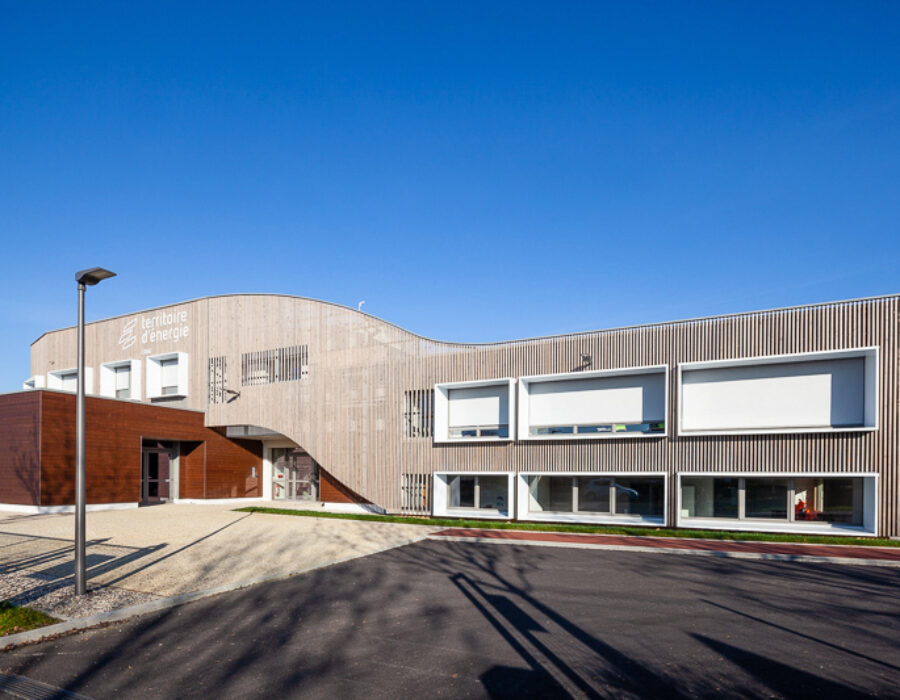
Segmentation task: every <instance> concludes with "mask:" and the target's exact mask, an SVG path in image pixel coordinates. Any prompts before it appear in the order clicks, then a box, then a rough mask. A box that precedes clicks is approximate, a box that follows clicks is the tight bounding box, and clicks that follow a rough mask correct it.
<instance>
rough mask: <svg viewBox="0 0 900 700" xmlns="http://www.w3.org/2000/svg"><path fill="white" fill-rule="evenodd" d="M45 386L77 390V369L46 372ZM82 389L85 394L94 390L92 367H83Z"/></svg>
mask: <svg viewBox="0 0 900 700" xmlns="http://www.w3.org/2000/svg"><path fill="white" fill-rule="evenodd" d="M47 388H48V389H59V390H60V391H71V392H73V393H74V392H75V391H77V390H78V370H77V369H75V368H71V369H58V370H55V371H52V372H48V373H47ZM84 391H85V393H86V394H92V393H93V392H94V370H93V368H92V367H85V368H84Z"/></svg>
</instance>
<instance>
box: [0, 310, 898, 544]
mask: <svg viewBox="0 0 900 700" xmlns="http://www.w3.org/2000/svg"><path fill="white" fill-rule="evenodd" d="M898 342H900V296H887V297H878V298H871V299H861V300H855V301H846V302H838V303H828V304H821V305H811V306H803V307H795V308H787V309H775V310H770V311H760V312H753V313H742V314H734V315H727V316H718V317H713V318H701V319H693V320H685V321H676V322H671V323H657V324H649V325H641V326H632V327H627V328H614V329H610V330H602V331H595V332H587V333H576V334H570V335H562V336H553V337H545V338H533V339H527V340H516V341H509V342H498V343H489V344H477V345H475V344H472V345H467V344H459V343H447V342H440V341H436V340H430V339H427V338H422V337H420V336H417V335H415V334H413V333H410V332H409V331H406V330H403V329H402V328H398V327H397V326H394V325H392V324H390V323H387V322H385V321H382V320H380V319H377V318H375V317H373V316H370V315H368V314H365V313H361V312H358V311H356V310H353V309H349V308H345V307H342V306H338V305H335V304H330V303H326V302H321V301H315V300H312V299H305V298H298V297H288V296H277V295H265V294H260V295H252V294H250V295H230V296H220V297H209V298H203V299H198V300H195V301H190V302H186V303H182V304H175V305H172V306H168V307H165V308H159V309H152V310H148V311H141V312H137V313H134V314H128V315H126V316H121V317H116V318H111V319H106V320H103V321H98V322H96V323H91V324H88V326H87V330H86V364H87V369H86V373H85V380H86V382H87V391H88V393H89V395H93V396H92V397H89V400H88V500H89V503H94V504H101V503H103V504H106V505H108V506H109V505H116V504H134V503H138V502H141V501H148V500H160V499H211V498H264V499H271V500H274V501H281V500H285V499H291V500H303V499H311V500H319V501H330V502H341V503H344V504H345V507H348V508H349V507H367V508H378V509H383V510H386V511H389V512H398V513H409V514H424V513H433V514H435V515H445V516H465V517H480V518H504V519H519V520H528V521H556V522H586V523H630V524H646V525H657V526H658V525H669V526H677V527H691V528H718V529H732V530H767V531H802V532H810V533H813V532H815V533H820V532H828V533H846V534H871V535H875V534H877V535H882V536H894V535H898V534H900V504H898V501H900V485H898V458H900V430H898V429H900V425H898V421H900V407H898V400H900V374H898V371H900V368H898V360H900V355H898ZM74 366H75V330H74V329H73V328H66V329H62V330H57V331H51V332H48V333H45V334H44V335H43V336H41V337H40V338H38V340H36V341H35V342H34V344H33V345H32V350H31V367H32V375H33V376H32V377H31V378H30V379H29V380H28V381H27V382H26V387H25V388H27V389H32V390H37V391H32V392H30V393H29V392H23V393H18V394H12V395H7V396H6V397H0V399H2V400H0V415H3V416H6V417H7V421H6V423H5V424H6V425H11V423H10V420H11V417H14V416H16V415H18V416H20V417H21V415H24V414H26V413H27V414H28V415H29V416H30V418H29V419H28V420H27V421H25V422H28V421H30V423H29V425H31V429H32V432H33V433H34V436H33V438H32V439H31V441H30V443H29V444H30V445H31V446H32V447H31V448H29V449H31V450H32V452H34V453H35V454H36V455H37V456H36V457H32V458H31V461H30V462H29V461H28V458H25V460H24V461H25V463H27V464H26V465H25V467H22V465H20V466H19V469H20V471H21V470H22V469H24V471H25V472H27V474H29V475H30V476H29V477H28V479H30V481H29V483H32V484H33V485H34V484H37V486H36V487H33V488H32V490H31V492H30V495H29V496H27V497H26V498H25V499H24V500H27V501H28V505H31V506H33V507H50V506H53V505H64V504H65V502H66V499H67V498H68V499H69V500H68V502H71V497H70V496H67V494H68V493H71V488H70V486H69V485H68V484H69V482H68V481H67V478H62V477H60V473H62V472H64V471H65V470H67V469H68V468H69V467H68V461H67V460H69V459H70V457H68V456H66V455H68V452H66V451H65V450H66V449H67V448H65V444H66V441H67V440H69V437H68V435H60V430H59V427H58V425H57V424H58V422H59V421H62V420H63V416H66V417H65V420H69V416H70V414H72V415H71V416H70V417H71V422H72V423H73V424H74V415H73V411H74V409H73V404H74V402H73V401H72V400H71V397H69V396H68V395H66V392H71V391H73V390H74V381H75V374H74V369H73V368H74ZM35 397H38V398H35ZM29 402H30V403H29ZM13 404H16V406H13ZM27 406H30V408H28V407H27ZM92 416H93V418H92ZM22 422H23V421H21V420H20V421H19V423H18V424H21V423H22ZM0 430H2V429H0ZM54 431H56V433H54ZM6 432H7V433H8V432H10V429H9V428H7V429H6ZM123 434H125V435H127V439H123V438H122V435H123ZM54 435H55V437H54ZM10 439H11V438H10ZM54 441H55V443H54ZM50 443H53V444H57V447H56V448H52V449H51V448H50V447H48V445H49V444H50ZM35 446H36V447H35ZM53 449H56V450H57V452H58V454H57V453H55V452H54V451H53ZM92 450H93V451H94V452H93V457H92V452H91V451H92ZM27 451H28V450H26V452H27ZM63 453H65V454H63ZM54 455H56V456H54ZM48 459H49V461H48ZM71 459H72V460H73V459H74V458H73V457H72V458H71ZM98 463H100V464H103V465H104V466H103V467H97V466H95V467H93V470H94V471H93V472H92V471H91V470H92V465H93V464H98ZM0 464H2V462H0ZM28 465H30V466H28ZM3 468H4V469H5V470H6V472H7V474H9V473H10V472H9V467H7V466H4V467H3ZM29 470H30V471H29ZM66 473H68V472H66ZM20 481H21V480H20ZM4 483H7V484H8V483H11V481H10V479H9V478H5V480H4V477H3V476H2V475H0V501H2V502H5V503H21V502H22V501H23V497H22V496H21V493H24V491H23V490H22V489H20V490H19V491H20V495H19V496H16V498H18V501H17V500H14V499H13V498H12V497H11V496H9V494H10V493H12V492H11V491H10V490H9V487H7V490H6V491H5V492H4V490H3V489H4V486H3V484H4ZM44 484H48V485H51V486H52V485H53V484H57V485H58V487H56V490H53V488H50V489H49V490H48V491H47V493H46V495H45V493H44V488H43V487H44ZM67 489H68V491H67ZM29 498H30V500H28V499H29Z"/></svg>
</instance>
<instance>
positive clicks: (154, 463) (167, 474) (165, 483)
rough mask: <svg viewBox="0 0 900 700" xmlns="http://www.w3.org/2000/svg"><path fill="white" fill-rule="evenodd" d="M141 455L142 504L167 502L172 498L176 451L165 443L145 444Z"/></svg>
mask: <svg viewBox="0 0 900 700" xmlns="http://www.w3.org/2000/svg"><path fill="white" fill-rule="evenodd" d="M141 452H142V455H141V504H142V505H151V504H154V503H165V502H166V501H168V500H169V499H170V498H171V485H172V460H173V459H174V457H175V451H174V449H173V448H172V447H167V446H165V445H164V444H163V443H157V446H155V447H148V446H146V445H145V446H144V448H143V449H142V451H141Z"/></svg>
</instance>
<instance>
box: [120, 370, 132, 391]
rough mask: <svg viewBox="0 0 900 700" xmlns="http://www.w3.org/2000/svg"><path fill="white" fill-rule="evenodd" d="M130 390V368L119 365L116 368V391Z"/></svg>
mask: <svg viewBox="0 0 900 700" xmlns="http://www.w3.org/2000/svg"><path fill="white" fill-rule="evenodd" d="M129 388H131V366H130V365H119V366H118V367H116V391H122V390H123V389H129Z"/></svg>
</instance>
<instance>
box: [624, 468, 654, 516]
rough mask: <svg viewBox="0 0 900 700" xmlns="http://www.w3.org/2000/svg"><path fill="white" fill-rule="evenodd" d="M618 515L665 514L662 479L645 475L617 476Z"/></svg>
mask: <svg viewBox="0 0 900 700" xmlns="http://www.w3.org/2000/svg"><path fill="white" fill-rule="evenodd" d="M613 483H614V486H615V492H616V513H617V514H618V515H642V516H650V517H661V516H662V514H663V483H662V479H658V478H657V479H654V478H645V477H631V476H629V477H616V479H615V481H614V482H613Z"/></svg>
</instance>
